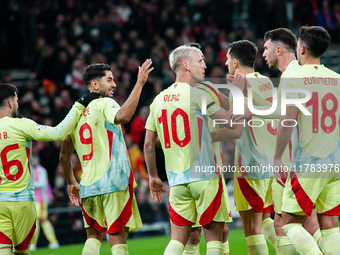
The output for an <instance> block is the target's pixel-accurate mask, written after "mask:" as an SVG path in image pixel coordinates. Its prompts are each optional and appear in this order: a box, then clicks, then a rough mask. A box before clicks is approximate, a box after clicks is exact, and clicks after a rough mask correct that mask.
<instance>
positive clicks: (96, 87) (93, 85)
mask: <svg viewBox="0 0 340 255" xmlns="http://www.w3.org/2000/svg"><path fill="white" fill-rule="evenodd" d="M90 87H91V88H92V89H93V90H94V91H98V90H99V82H98V81H97V80H96V79H93V80H92V81H91V85H90ZM89 89H90V88H89Z"/></svg>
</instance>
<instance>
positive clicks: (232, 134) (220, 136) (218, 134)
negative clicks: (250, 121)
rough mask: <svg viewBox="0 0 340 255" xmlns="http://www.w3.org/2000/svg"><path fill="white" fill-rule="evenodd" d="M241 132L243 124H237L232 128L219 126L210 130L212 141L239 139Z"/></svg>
mask: <svg viewBox="0 0 340 255" xmlns="http://www.w3.org/2000/svg"><path fill="white" fill-rule="evenodd" d="M242 132H243V126H242V125H239V126H237V127H236V128H235V129H234V130H230V129H227V128H221V129H219V130H217V131H214V132H211V133H210V134H211V139H212V142H222V141H234V140H235V139H239V138H240V137H241V135H242Z"/></svg>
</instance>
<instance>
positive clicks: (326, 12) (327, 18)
mask: <svg viewBox="0 0 340 255" xmlns="http://www.w3.org/2000/svg"><path fill="white" fill-rule="evenodd" d="M316 25H317V26H320V27H324V28H326V29H332V28H335V27H336V26H337V24H336V21H335V19H334V16H333V13H332V11H331V10H330V8H329V3H328V0H323V1H322V6H321V8H320V9H319V12H318V18H317V23H316Z"/></svg>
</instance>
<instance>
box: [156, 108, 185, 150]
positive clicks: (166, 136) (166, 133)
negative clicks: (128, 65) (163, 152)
mask: <svg viewBox="0 0 340 255" xmlns="http://www.w3.org/2000/svg"><path fill="white" fill-rule="evenodd" d="M178 115H180V116H182V118H183V123H184V134H185V136H184V139H183V140H180V139H179V138H178V135H177V116H178ZM158 121H159V124H163V133H164V143H165V145H164V147H165V148H166V149H168V148H170V147H171V144H170V133H169V125H168V115H167V109H163V110H162V115H161V116H160V117H159V118H158ZM170 123H171V134H172V140H173V141H174V142H175V144H177V145H178V146H179V147H184V146H186V145H188V143H189V142H190V126H189V117H188V114H187V113H186V112H185V111H183V110H182V109H181V108H177V109H176V110H175V111H174V112H173V113H172V114H171V117H170Z"/></svg>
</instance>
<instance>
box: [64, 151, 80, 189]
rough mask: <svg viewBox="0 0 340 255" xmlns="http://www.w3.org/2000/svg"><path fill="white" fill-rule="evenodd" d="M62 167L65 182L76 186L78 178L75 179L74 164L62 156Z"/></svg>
mask: <svg viewBox="0 0 340 255" xmlns="http://www.w3.org/2000/svg"><path fill="white" fill-rule="evenodd" d="M60 166H61V170H62V171H63V174H64V176H65V180H66V182H67V184H69V185H70V184H74V183H77V180H76V178H75V177H74V174H73V169H72V163H71V160H70V159H67V157H63V156H62V155H61V156H60Z"/></svg>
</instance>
